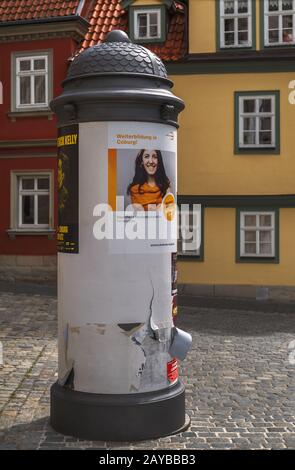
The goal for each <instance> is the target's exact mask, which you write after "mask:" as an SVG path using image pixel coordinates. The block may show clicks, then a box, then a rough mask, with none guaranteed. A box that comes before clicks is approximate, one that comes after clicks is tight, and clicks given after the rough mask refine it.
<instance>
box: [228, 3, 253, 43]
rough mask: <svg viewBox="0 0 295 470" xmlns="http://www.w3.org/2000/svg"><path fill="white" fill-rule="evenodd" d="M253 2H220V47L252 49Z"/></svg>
mask: <svg viewBox="0 0 295 470" xmlns="http://www.w3.org/2000/svg"><path fill="white" fill-rule="evenodd" d="M252 15H253V12H252V0H220V47H221V48H232V47H252Z"/></svg>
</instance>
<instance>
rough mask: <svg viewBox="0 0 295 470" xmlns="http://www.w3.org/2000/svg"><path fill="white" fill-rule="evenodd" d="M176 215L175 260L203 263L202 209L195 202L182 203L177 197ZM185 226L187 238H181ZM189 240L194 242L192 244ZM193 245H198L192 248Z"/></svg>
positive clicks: (184, 231)
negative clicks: (176, 238)
mask: <svg viewBox="0 0 295 470" xmlns="http://www.w3.org/2000/svg"><path fill="white" fill-rule="evenodd" d="M193 213H194V214H195V215H194V216H193ZM178 215H179V217H178V240H177V253H178V254H177V258H178V259H180V260H187V261H189V260H191V261H204V207H203V206H201V205H200V204H198V203H196V202H187V200H186V202H185V203H182V202H181V200H180V197H178ZM186 225H188V227H187V230H188V232H187V236H185V237H183V233H186ZM191 239H193V240H194V242H193V243H192V244H191ZM186 240H187V241H186ZM195 243H196V244H197V245H199V248H197V249H196V248H195V247H194V244H195ZM186 245H187V246H186Z"/></svg>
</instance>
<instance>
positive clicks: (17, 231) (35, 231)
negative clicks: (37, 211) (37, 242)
mask: <svg viewBox="0 0 295 470" xmlns="http://www.w3.org/2000/svg"><path fill="white" fill-rule="evenodd" d="M6 232H7V234H8V236H9V238H11V239H12V240H14V239H15V238H16V237H18V236H22V235H29V236H36V235H38V236H40V235H44V236H47V237H48V240H54V238H55V230H53V229H46V228H43V229H42V228H24V229H22V228H14V229H8V230H6Z"/></svg>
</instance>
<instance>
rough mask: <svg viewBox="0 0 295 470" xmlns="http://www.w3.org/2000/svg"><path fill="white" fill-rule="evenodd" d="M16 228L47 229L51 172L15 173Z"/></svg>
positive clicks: (50, 208)
mask: <svg viewBox="0 0 295 470" xmlns="http://www.w3.org/2000/svg"><path fill="white" fill-rule="evenodd" d="M16 179H17V204H16V206H17V228H20V229H25V228H26V229H28V228H36V229H49V228H50V227H51V225H52V224H51V220H52V198H51V186H52V184H51V174H48V173H40V174H38V175H34V174H23V175H17V176H16Z"/></svg>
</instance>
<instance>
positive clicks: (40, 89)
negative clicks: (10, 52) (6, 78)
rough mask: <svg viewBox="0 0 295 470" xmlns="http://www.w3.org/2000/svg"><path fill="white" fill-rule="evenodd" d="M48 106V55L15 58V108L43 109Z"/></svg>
mask: <svg viewBox="0 0 295 470" xmlns="http://www.w3.org/2000/svg"><path fill="white" fill-rule="evenodd" d="M48 104H49V60H48V54H40V55H33V56H24V55H21V56H19V57H18V56H16V57H15V108H16V110H25V109H28V108H29V109H32V108H45V107H48Z"/></svg>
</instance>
